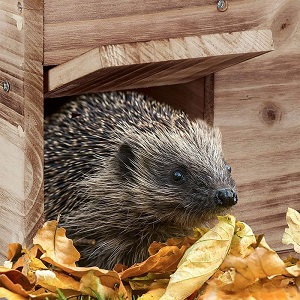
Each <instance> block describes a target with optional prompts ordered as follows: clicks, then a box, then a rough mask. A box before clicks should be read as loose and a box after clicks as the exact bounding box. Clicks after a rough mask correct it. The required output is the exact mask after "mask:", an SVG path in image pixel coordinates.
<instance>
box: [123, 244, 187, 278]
mask: <svg viewBox="0 0 300 300" xmlns="http://www.w3.org/2000/svg"><path fill="white" fill-rule="evenodd" d="M187 248H188V246H186V245H183V246H182V247H181V248H178V247H177V246H165V247H163V248H161V249H160V250H159V251H158V252H157V253H156V254H155V255H152V256H150V257H148V258H147V259H146V260H145V261H143V262H141V263H139V264H135V265H133V266H131V267H130V268H128V269H126V270H125V271H123V272H121V273H120V276H121V279H125V278H128V277H134V276H140V275H142V274H146V273H149V272H151V273H166V272H171V271H174V270H176V267H177V265H178V263H179V261H180V259H181V258H182V256H183V254H184V252H185V250H186V249H187Z"/></svg>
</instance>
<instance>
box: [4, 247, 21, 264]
mask: <svg viewBox="0 0 300 300" xmlns="http://www.w3.org/2000/svg"><path fill="white" fill-rule="evenodd" d="M21 254H22V246H21V244H19V243H10V244H9V245H8V251H7V259H8V260H10V261H13V260H14V259H16V257H20V256H21Z"/></svg>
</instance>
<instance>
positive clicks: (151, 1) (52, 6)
mask: <svg viewBox="0 0 300 300" xmlns="http://www.w3.org/2000/svg"><path fill="white" fill-rule="evenodd" d="M209 2H210V1H209V0H202V1H201V3H202V4H209ZM44 5H45V20H44V22H45V24H55V23H65V22H70V21H76V20H80V21H87V20H93V19H107V18H117V17H122V16H132V15H146V14H151V13H157V12H167V11H170V10H182V9H185V8H191V7H195V6H199V0H185V1H178V0H168V1H157V0H146V1H143V3H141V1H140V0H121V1H120V0H118V1H115V2H114V1H111V0H101V2H99V1H97V0H86V1H81V0H73V1H71V2H70V1H69V0H45V1H44Z"/></svg>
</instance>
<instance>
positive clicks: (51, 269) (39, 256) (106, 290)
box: [0, 209, 300, 300]
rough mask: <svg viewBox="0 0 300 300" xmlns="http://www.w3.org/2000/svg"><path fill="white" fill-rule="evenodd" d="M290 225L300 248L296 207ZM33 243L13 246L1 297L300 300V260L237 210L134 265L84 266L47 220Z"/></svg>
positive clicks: (0, 273)
mask: <svg viewBox="0 0 300 300" xmlns="http://www.w3.org/2000/svg"><path fill="white" fill-rule="evenodd" d="M287 223H288V227H289V228H287V229H286V230H285V233H284V235H283V239H282V241H283V243H284V244H293V245H294V249H295V251H296V252H298V253H300V214H299V213H298V212H297V211H295V210H293V209H289V210H288V212H287ZM33 244H34V246H33V247H32V248H30V249H26V248H24V249H22V246H21V245H19V244H11V245H10V247H9V251H8V261H7V262H5V264H4V266H3V267H0V297H6V298H7V299H15V300H19V299H58V298H59V297H61V296H59V294H60V295H61V294H63V295H64V297H65V298H60V299H66V298H67V299H94V298H93V297H95V299H97V297H98V299H124V300H125V299H132V298H135V299H137V298H138V299H141V300H147V299H153V300H155V299H157V300H158V299H161V300H184V299H198V300H205V299H251V300H255V299H264V300H267V299H300V292H299V291H300V261H299V260H298V259H296V258H288V259H287V260H285V261H283V260H282V259H281V258H280V257H279V256H278V255H277V253H276V252H275V251H273V250H272V249H270V247H269V246H268V245H267V243H266V241H265V239H264V238H263V237H261V236H259V237H257V236H255V235H254V234H253V232H252V230H251V228H250V227H249V226H248V225H247V224H245V223H242V222H237V221H236V220H235V218H234V217H233V216H231V215H227V216H225V217H219V223H218V224H217V225H216V226H215V227H214V228H212V229H210V230H208V229H197V230H195V237H194V238H184V239H175V238H174V239H170V240H168V241H167V242H166V243H156V242H155V243H153V244H152V245H151V246H150V248H149V253H150V257H149V258H148V259H147V260H145V261H144V262H142V263H140V264H135V265H133V266H131V267H129V268H126V267H125V266H122V265H117V266H116V267H115V270H103V269H99V268H97V267H77V266H76V262H77V261H78V260H79V253H78V251H77V250H76V249H75V247H74V246H73V242H72V241H71V240H69V239H68V238H66V236H65V230H64V229H63V228H58V227H57V222H56V221H51V222H46V223H45V224H44V226H43V228H42V229H40V230H39V231H38V233H37V235H36V237H35V238H34V240H33ZM82 295H90V296H86V297H85V296H82ZM73 297H74V298H73ZM76 297H78V298H76Z"/></svg>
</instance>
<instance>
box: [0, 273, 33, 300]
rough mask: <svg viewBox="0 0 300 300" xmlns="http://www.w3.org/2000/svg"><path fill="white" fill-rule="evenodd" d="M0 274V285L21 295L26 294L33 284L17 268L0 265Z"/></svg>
mask: <svg viewBox="0 0 300 300" xmlns="http://www.w3.org/2000/svg"><path fill="white" fill-rule="evenodd" d="M0 274H1V275H0V283H1V286H3V287H5V288H6V289H8V290H10V291H12V292H14V293H17V294H19V295H21V296H24V297H26V296H28V291H30V290H31V289H32V287H33V285H32V284H31V283H30V282H29V280H28V278H27V277H26V276H25V275H24V274H22V273H21V272H20V271H18V270H11V269H6V268H4V267H0Z"/></svg>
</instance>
